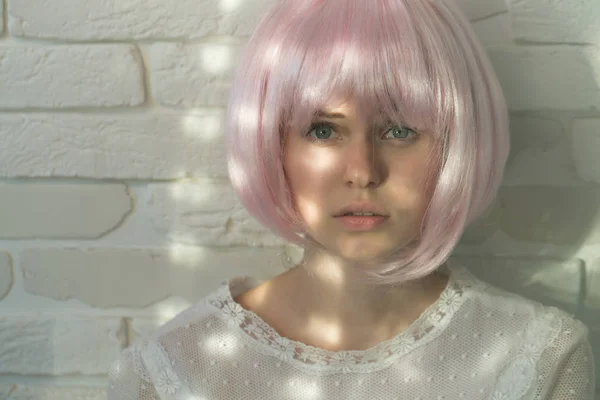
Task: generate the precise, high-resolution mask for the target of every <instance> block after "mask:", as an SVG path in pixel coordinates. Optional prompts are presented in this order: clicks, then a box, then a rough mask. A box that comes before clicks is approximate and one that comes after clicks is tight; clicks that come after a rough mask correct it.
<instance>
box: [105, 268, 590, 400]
mask: <svg viewBox="0 0 600 400" xmlns="http://www.w3.org/2000/svg"><path fill="white" fill-rule="evenodd" d="M444 270H445V272H446V273H447V274H448V275H449V277H450V279H449V282H448V285H447V286H446V288H445V290H444V291H443V293H442V294H441V296H440V298H439V299H438V300H437V301H436V302H435V303H433V304H432V305H431V306H430V307H429V308H428V309H427V310H426V311H425V312H424V313H423V314H422V315H421V316H420V317H419V319H417V321H415V322H414V323H413V324H412V325H411V326H410V327H409V328H408V329H407V330H406V331H404V332H402V333H401V334H399V335H398V336H396V337H395V338H393V339H390V340H388V341H385V342H382V343H379V344H378V345H377V346H375V347H373V348H370V349H368V350H364V351H362V350H361V351H341V352H332V351H326V350H323V349H318V348H315V347H311V346H308V345H305V344H303V343H300V342H296V341H292V340H289V339H286V338H285V337H281V336H280V335H279V334H278V333H277V332H276V331H275V330H274V329H273V328H272V327H270V326H269V325H268V324H267V323H266V322H265V321H264V320H262V319H261V318H260V317H259V316H258V315H256V314H255V313H253V312H251V311H248V310H245V309H244V308H242V307H241V306H240V305H239V304H237V303H236V302H235V301H234V300H233V298H235V297H237V296H238V295H239V294H241V293H243V292H245V291H247V290H249V289H250V288H252V287H254V286H256V285H258V284H259V282H258V281H255V280H253V279H252V278H250V277H237V278H233V279H231V280H230V281H227V282H224V283H223V284H222V285H221V287H219V288H218V289H217V290H215V291H214V292H213V293H211V294H210V295H208V296H207V297H205V298H204V299H203V300H202V301H201V302H199V303H198V304H196V305H194V306H192V307H190V308H188V309H187V310H185V311H184V312H182V313H181V314H179V315H178V316H177V317H175V318H174V319H173V320H171V321H170V322H168V323H167V324H165V325H164V326H162V327H161V328H160V329H158V330H157V331H156V332H155V333H154V334H152V335H151V336H150V337H147V338H143V339H139V340H137V341H136V342H135V343H134V344H133V345H132V346H130V347H129V348H128V349H126V350H125V351H123V353H122V355H121V357H120V359H119V360H117V361H116V362H115V363H114V364H113V366H112V368H111V370H110V374H109V387H108V399H109V400H134V399H135V400H167V399H168V400H238V399H240V400H241V399H244V400H247V399H260V400H270V399H273V400H275V399H277V400H281V399H298V400H334V399H343V400H359V399H360V400H376V399H382V400H383V399H385V400H392V399H398V400H431V399H434V400H435V399H446V400H447V399H452V400H454V399H469V400H478V399H491V400H517V399H528V400H529V399H531V400H542V399H544V400H546V399H552V400H558V399H560V400H568V399H574V400H575V399H576V400H592V399H593V397H594V382H595V375H594V360H593V355H592V350H591V346H590V343H589V339H588V329H587V327H586V326H585V325H584V324H582V323H581V322H580V321H578V320H576V319H575V318H573V317H572V316H570V315H569V314H567V313H566V312H564V311H562V310H559V309H557V308H554V307H548V306H544V305H542V304H540V303H537V302H534V301H531V300H527V299H525V298H523V297H520V296H518V295H515V294H512V293H509V292H506V291H503V290H501V289H498V288H495V287H493V286H491V285H489V284H487V283H484V282H483V281H481V280H479V279H478V278H476V277H475V276H474V275H472V274H471V273H470V272H468V270H467V269H466V268H464V267H462V266H460V265H458V264H454V263H449V264H448V266H447V267H444Z"/></svg>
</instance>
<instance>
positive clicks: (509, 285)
mask: <svg viewBox="0 0 600 400" xmlns="http://www.w3.org/2000/svg"><path fill="white" fill-rule="evenodd" d="M452 258H453V259H454V260H456V261H458V262H459V263H461V264H463V265H464V266H466V267H467V268H468V269H469V271H471V272H472V273H473V274H474V275H475V276H477V277H478V278H480V279H482V280H483V281H485V282H488V283H490V284H491V285H493V286H496V287H499V288H501V289H504V290H508V291H510V292H513V293H517V294H519V295H521V296H524V297H527V298H529V299H532V300H535V301H539V302H541V303H544V304H547V305H552V306H555V307H559V308H561V309H563V310H565V311H567V312H571V313H575V312H577V310H578V309H579V306H580V304H581V302H582V294H583V288H582V286H581V283H580V282H582V276H583V274H585V267H584V263H583V261H582V260H580V259H572V260H562V259H555V258H545V257H491V256H490V257H486V256H453V257H452Z"/></svg>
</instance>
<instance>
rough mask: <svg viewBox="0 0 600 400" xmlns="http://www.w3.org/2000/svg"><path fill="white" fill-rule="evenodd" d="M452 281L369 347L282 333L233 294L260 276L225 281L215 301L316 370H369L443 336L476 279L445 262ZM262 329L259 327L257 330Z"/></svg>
mask: <svg viewBox="0 0 600 400" xmlns="http://www.w3.org/2000/svg"><path fill="white" fill-rule="evenodd" d="M442 270H444V271H445V272H446V274H447V276H448V282H447V284H446V286H445V288H444V290H443V291H442V292H441V293H440V296H439V297H438V298H437V299H436V300H435V301H434V302H433V303H431V304H430V305H429V306H428V307H427V308H426V309H425V310H424V311H423V312H422V313H421V314H420V316H419V317H418V318H417V319H416V320H415V321H413V323H412V324H410V326H409V327H408V328H407V329H405V330H403V331H402V332H400V333H398V334H397V335H396V336H394V337H392V338H390V339H387V340H385V341H382V342H379V343H378V344H376V345H374V346H372V347H370V348H368V349H365V350H340V351H333V350H326V349H322V348H318V347H315V346H311V345H308V344H305V343H303V342H300V341H296V340H291V339H288V338H286V337H284V336H281V335H280V334H279V332H277V331H276V330H275V329H274V328H273V327H271V325H269V324H268V323H267V322H266V321H265V320H264V319H263V318H262V317H260V316H259V315H258V314H256V313H255V312H253V311H251V310H247V309H245V308H243V307H242V306H241V305H240V304H239V303H237V302H236V301H235V300H234V297H236V296H238V295H240V294H242V293H244V292H245V291H247V290H250V289H252V288H253V287H256V286H257V285H258V284H260V281H259V280H257V279H254V278H252V277H249V276H238V277H234V278H231V279H230V280H227V281H224V282H223V284H222V286H221V287H220V289H219V292H218V293H219V294H218V296H217V299H216V301H215V302H212V303H213V305H215V306H217V308H220V309H221V311H223V313H224V314H225V316H226V318H227V319H228V321H229V322H230V323H232V324H231V325H233V327H234V328H235V329H236V331H237V333H239V334H240V337H241V338H242V339H244V341H245V342H246V344H249V345H251V346H252V347H254V348H257V349H258V350H260V351H261V352H262V353H265V354H269V355H273V356H276V357H278V358H280V359H282V360H284V361H286V362H289V363H291V364H293V365H295V366H296V367H300V368H301V369H304V370H308V372H313V371H312V370H313V369H316V370H318V371H321V372H323V371H330V372H336V371H337V372H340V371H341V372H358V371H360V372H366V371H372V370H378V369H381V368H384V367H386V366H388V365H390V364H391V363H392V362H394V361H395V360H397V359H398V358H399V357H401V356H402V355H404V354H406V353H408V352H409V351H412V350H413V349H414V348H416V347H420V346H422V345H424V344H425V343H428V342H429V341H431V340H433V339H435V337H437V336H439V334H441V332H442V331H443V330H444V328H445V327H446V326H447V325H448V323H449V321H450V320H451V319H452V316H453V315H454V314H455V312H456V311H457V310H458V308H460V306H461V305H462V303H463V302H464V299H465V296H464V292H465V289H466V288H467V287H470V286H472V285H473V284H476V282H477V281H476V280H473V276H472V275H471V274H470V273H469V272H468V271H467V270H466V268H464V267H463V266H461V265H454V264H453V263H451V262H448V263H447V264H446V267H442ZM256 332H259V333H256Z"/></svg>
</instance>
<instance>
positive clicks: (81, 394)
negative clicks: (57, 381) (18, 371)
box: [0, 384, 106, 400]
mask: <svg viewBox="0 0 600 400" xmlns="http://www.w3.org/2000/svg"><path fill="white" fill-rule="evenodd" d="M11 386H12V388H13V389H14V390H13V391H12V393H11V394H10V397H0V399H3V400H38V399H43V400H106V389H105V388H87V387H80V386H74V387H69V386H62V385H60V386H59V385H56V386H50V385H41V384H40V385H36V384H33V385H21V384H19V385H11ZM1 390H2V389H0V393H2V391H1Z"/></svg>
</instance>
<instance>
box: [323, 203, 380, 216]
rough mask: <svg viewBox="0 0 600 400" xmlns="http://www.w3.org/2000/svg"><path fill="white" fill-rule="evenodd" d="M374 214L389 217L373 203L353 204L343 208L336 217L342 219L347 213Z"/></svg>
mask: <svg viewBox="0 0 600 400" xmlns="http://www.w3.org/2000/svg"><path fill="white" fill-rule="evenodd" d="M358 212H360V213H373V214H376V215H381V216H384V217H387V214H386V213H385V211H384V210H383V209H382V208H381V207H379V206H377V205H376V204H373V203H352V204H350V205H347V206H346V207H344V208H342V209H341V210H340V211H338V212H337V213H336V214H335V216H336V217H341V216H342V215H344V214H347V213H358Z"/></svg>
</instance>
